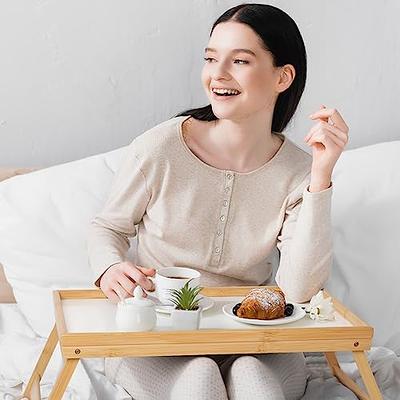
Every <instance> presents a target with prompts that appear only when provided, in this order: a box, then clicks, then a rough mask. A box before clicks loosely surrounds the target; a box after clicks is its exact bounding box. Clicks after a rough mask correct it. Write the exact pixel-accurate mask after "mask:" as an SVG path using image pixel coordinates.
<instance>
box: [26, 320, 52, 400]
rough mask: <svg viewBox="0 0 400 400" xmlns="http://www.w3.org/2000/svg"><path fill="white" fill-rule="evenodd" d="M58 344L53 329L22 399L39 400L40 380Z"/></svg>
mask: <svg viewBox="0 0 400 400" xmlns="http://www.w3.org/2000/svg"><path fill="white" fill-rule="evenodd" d="M57 343H58V334H57V328H56V325H55V324H54V327H53V329H52V331H51V333H50V336H49V337H48V339H47V342H46V345H45V346H44V348H43V350H42V353H41V355H40V357H39V360H38V361H37V363H36V365H35V368H34V370H33V372H32V375H31V377H30V379H29V382H28V384H27V386H26V388H25V390H24V393H23V395H22V396H23V399H27V400H28V399H32V400H33V399H39V400H40V380H41V379H42V376H43V374H44V371H45V370H46V367H47V365H48V363H49V361H50V358H51V356H52V355H53V352H54V349H55V348H56V345H57Z"/></svg>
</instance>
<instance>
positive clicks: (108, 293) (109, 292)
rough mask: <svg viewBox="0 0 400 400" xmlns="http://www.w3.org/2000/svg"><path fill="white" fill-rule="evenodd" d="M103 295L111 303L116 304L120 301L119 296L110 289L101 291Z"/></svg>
mask: <svg viewBox="0 0 400 400" xmlns="http://www.w3.org/2000/svg"><path fill="white" fill-rule="evenodd" d="M102 290H103V292H104V294H105V295H106V296H107V297H108V298H109V299H110V300H111V301H112V302H113V303H118V302H119V301H120V300H121V299H120V298H119V296H118V295H117V294H116V293H115V291H114V290H112V289H106V288H104V289H102Z"/></svg>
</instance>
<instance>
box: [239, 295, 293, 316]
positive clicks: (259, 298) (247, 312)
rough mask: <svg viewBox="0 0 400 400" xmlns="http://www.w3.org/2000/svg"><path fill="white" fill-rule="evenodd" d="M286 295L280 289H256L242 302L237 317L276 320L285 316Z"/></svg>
mask: <svg viewBox="0 0 400 400" xmlns="http://www.w3.org/2000/svg"><path fill="white" fill-rule="evenodd" d="M285 305H286V301H285V295H284V293H283V292H282V291H281V290H280V289H279V288H254V289H251V290H250V292H249V293H248V294H247V295H246V296H245V298H244V299H243V300H242V304H241V306H240V307H239V308H238V310H237V316H238V317H242V318H254V319H276V318H282V317H284V316H285Z"/></svg>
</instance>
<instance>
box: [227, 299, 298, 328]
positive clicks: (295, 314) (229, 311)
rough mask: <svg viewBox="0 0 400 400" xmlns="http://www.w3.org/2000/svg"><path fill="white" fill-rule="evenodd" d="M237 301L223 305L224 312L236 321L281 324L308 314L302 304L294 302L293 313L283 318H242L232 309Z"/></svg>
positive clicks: (251, 323) (256, 323)
mask: <svg viewBox="0 0 400 400" xmlns="http://www.w3.org/2000/svg"><path fill="white" fill-rule="evenodd" d="M237 303H238V302H235V303H229V304H225V305H224V306H223V307H222V311H223V312H224V314H225V315H227V316H228V317H230V318H232V319H234V320H235V321H239V322H243V323H245V324H250V325H281V324H288V323H289V322H294V321H298V320H299V319H302V318H303V317H304V316H305V315H306V312H305V311H304V310H303V309H302V308H301V306H299V305H297V304H293V303H292V304H293V305H294V309H293V314H292V315H289V316H288V317H282V318H276V319H252V318H241V317H238V316H237V315H235V314H234V313H233V311H232V308H233V307H234V306H235V305H236V304H237Z"/></svg>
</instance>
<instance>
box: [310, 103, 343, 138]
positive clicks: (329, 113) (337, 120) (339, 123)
mask: <svg viewBox="0 0 400 400" xmlns="http://www.w3.org/2000/svg"><path fill="white" fill-rule="evenodd" d="M310 118H311V119H317V118H328V119H331V120H332V123H333V124H334V125H335V126H336V127H337V128H339V129H340V130H342V131H343V132H346V133H347V132H348V131H349V127H348V126H347V125H346V122H344V119H343V118H342V116H341V115H340V113H339V111H338V110H336V108H323V109H321V110H319V111H317V112H315V113H313V114H311V115H310Z"/></svg>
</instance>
